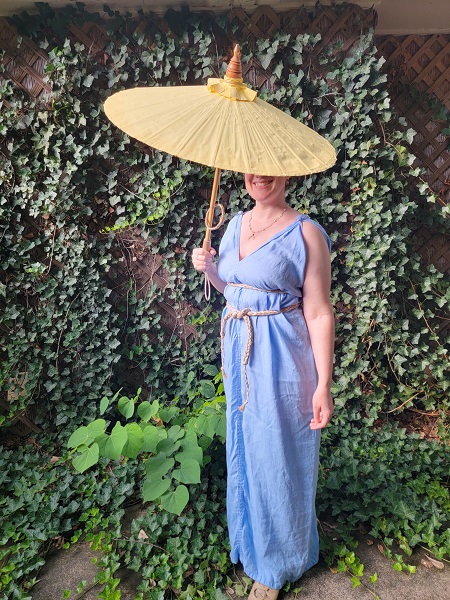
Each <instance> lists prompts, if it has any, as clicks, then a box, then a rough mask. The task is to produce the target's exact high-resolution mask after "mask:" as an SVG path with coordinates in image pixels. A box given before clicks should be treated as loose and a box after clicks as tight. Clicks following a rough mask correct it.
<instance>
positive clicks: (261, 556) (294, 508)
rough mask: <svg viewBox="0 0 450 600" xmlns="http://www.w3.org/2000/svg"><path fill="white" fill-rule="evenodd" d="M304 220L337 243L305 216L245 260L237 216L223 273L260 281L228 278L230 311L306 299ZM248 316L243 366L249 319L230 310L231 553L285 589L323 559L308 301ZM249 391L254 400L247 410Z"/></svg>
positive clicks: (225, 247)
mask: <svg viewBox="0 0 450 600" xmlns="http://www.w3.org/2000/svg"><path fill="white" fill-rule="evenodd" d="M305 221H308V222H310V223H313V224H314V225H315V226H317V227H318V228H319V229H320V230H321V232H322V233H323V235H324V237H325V239H326V241H327V243H328V246H329V248H330V240H329V238H328V236H327V234H326V233H325V231H324V230H323V229H322V227H321V226H320V225H319V224H318V223H316V222H315V221H312V220H311V219H310V218H309V217H308V216H307V215H299V216H298V217H297V219H296V220H295V221H294V222H293V223H291V224H290V225H288V226H287V227H286V228H285V229H283V230H282V231H280V232H279V233H276V234H275V235H274V236H272V237H271V238H270V239H269V240H268V241H267V242H265V243H264V244H263V245H262V246H260V247H259V248H258V249H257V250H255V251H254V252H252V253H251V254H249V255H248V256H246V257H245V258H243V259H242V260H240V259H239V240H240V230H241V222H242V212H241V213H238V214H237V215H236V216H235V217H234V218H233V219H232V220H231V221H230V224H229V226H228V228H227V230H226V232H225V234H224V236H223V238H222V241H221V244H220V249H219V263H218V274H219V277H220V278H221V279H222V280H223V281H225V282H227V283H229V284H237V286H239V285H240V284H245V285H247V286H251V288H257V289H251V288H246V287H236V285H227V286H226V288H225V291H224V294H225V298H226V300H227V307H226V308H225V309H224V313H223V318H224V317H225V316H226V314H227V313H228V312H229V311H230V310H231V311H233V309H234V310H243V309H251V310H252V311H264V310H274V311H279V310H281V309H284V308H285V307H287V306H289V305H292V304H296V303H299V302H301V297H302V286H303V279H304V273H305V263H306V249H305V243H304V240H303V234H302V226H303V223H304V222H305ZM275 290H278V292H275ZM280 292H282V293H280ZM230 306H231V307H232V308H230ZM250 319H251V325H252V329H253V336H254V341H253V344H252V345H251V348H250V352H249V358H248V364H247V366H246V367H244V365H243V359H244V356H245V353H246V348H247V340H248V335H249V328H248V325H247V323H246V321H245V319H242V318H229V319H227V321H226V323H225V326H224V328H223V329H224V331H223V333H224V339H223V368H224V385H225V395H226V398H227V440H226V449H227V450H226V452H227V479H228V482H227V518H228V529H229V535H230V542H231V560H232V562H234V563H237V562H238V561H240V562H241V563H242V565H243V568H244V571H245V572H246V574H247V575H248V576H249V577H251V578H252V579H255V580H256V581H258V582H260V583H262V584H264V585H266V586H269V587H271V588H274V589H280V588H281V587H282V586H283V585H284V583H285V582H286V581H296V580H297V579H299V577H301V575H302V574H303V573H304V572H305V571H306V570H307V569H309V568H310V567H312V566H313V565H314V564H315V563H316V562H317V561H318V558H319V537H318V532H317V524H316V512H315V495H316V486H317V474H318V460H319V444H320V431H317V430H315V431H313V430H311V429H310V421H311V418H312V416H313V415H312V396H313V393H314V391H315V389H316V386H317V371H316V367H315V362H314V356H313V352H312V348H311V343H310V338H309V334H308V329H307V326H306V322H305V319H304V317H303V312H302V310H301V308H299V309H296V310H292V311H289V312H279V313H277V314H274V315H271V316H252V317H250ZM245 369H246V372H247V378H248V386H247V385H246V381H245V373H244V370H245ZM248 390H249V395H248V403H247V404H246V406H245V408H244V410H240V408H239V407H241V408H242V405H243V404H244V403H245V399H246V397H247V391H248Z"/></svg>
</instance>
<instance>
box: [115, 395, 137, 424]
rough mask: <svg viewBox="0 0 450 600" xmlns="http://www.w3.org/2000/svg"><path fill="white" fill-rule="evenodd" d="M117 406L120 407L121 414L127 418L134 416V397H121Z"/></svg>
mask: <svg viewBox="0 0 450 600" xmlns="http://www.w3.org/2000/svg"><path fill="white" fill-rule="evenodd" d="M117 408H118V409H119V412H120V414H122V415H123V416H124V417H125V419H129V418H130V417H132V416H133V413H134V402H133V399H132V398H127V396H122V397H121V398H119V402H118V403H117Z"/></svg>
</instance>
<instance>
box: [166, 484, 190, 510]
mask: <svg viewBox="0 0 450 600" xmlns="http://www.w3.org/2000/svg"><path fill="white" fill-rule="evenodd" d="M188 502H189V492H188V490H187V487H186V486H184V485H179V486H178V487H177V488H175V489H174V490H173V491H170V492H166V493H165V494H164V496H162V497H161V506H162V508H164V509H165V510H167V511H168V512H170V513H173V514H175V515H181V513H182V512H183V509H184V507H185V506H186V504H187V503H188Z"/></svg>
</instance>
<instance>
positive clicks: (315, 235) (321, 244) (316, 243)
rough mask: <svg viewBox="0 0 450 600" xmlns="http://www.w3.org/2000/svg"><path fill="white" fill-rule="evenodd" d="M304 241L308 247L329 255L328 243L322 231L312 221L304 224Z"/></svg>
mask: <svg viewBox="0 0 450 600" xmlns="http://www.w3.org/2000/svg"><path fill="white" fill-rule="evenodd" d="M302 231H303V239H304V240H305V243H306V245H307V246H311V247H312V248H317V249H320V250H322V251H326V252H327V253H329V250H328V245H327V242H326V241H325V237H324V234H323V233H322V231H321V230H320V229H319V228H318V227H317V226H316V225H314V224H313V223H311V222H310V221H304V222H303V223H302Z"/></svg>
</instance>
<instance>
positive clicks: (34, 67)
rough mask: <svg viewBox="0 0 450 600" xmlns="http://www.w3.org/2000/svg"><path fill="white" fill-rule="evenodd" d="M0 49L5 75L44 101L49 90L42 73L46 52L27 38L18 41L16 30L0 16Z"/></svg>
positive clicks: (45, 63)
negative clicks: (2, 52)
mask: <svg viewBox="0 0 450 600" xmlns="http://www.w3.org/2000/svg"><path fill="white" fill-rule="evenodd" d="M0 49H1V50H3V51H4V55H3V61H2V62H3V66H4V68H5V75H6V76H7V77H8V78H9V79H11V80H12V81H14V83H15V85H16V86H17V87H18V88H20V89H22V90H23V91H24V92H26V93H27V94H28V95H29V96H31V97H32V98H38V99H39V100H43V101H45V99H46V97H47V96H48V94H49V93H50V91H51V87H50V85H49V84H48V82H47V81H46V80H45V74H44V70H45V67H46V65H47V62H48V56H47V54H46V53H45V52H44V51H43V50H41V48H39V47H38V46H36V44H34V43H33V42H32V41H31V40H29V39H28V38H25V37H24V38H22V39H21V41H20V43H19V36H18V34H17V31H16V30H15V29H14V27H11V25H9V23H8V21H7V20H6V19H4V18H0Z"/></svg>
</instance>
